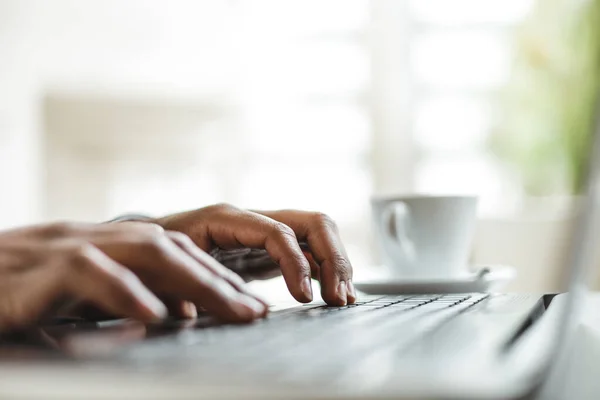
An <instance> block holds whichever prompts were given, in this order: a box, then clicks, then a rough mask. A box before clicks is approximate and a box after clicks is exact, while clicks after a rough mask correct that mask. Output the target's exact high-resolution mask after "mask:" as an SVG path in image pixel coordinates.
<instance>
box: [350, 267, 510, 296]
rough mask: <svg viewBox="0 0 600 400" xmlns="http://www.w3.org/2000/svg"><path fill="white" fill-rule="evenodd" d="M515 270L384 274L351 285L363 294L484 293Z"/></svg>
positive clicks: (478, 269)
mask: <svg viewBox="0 0 600 400" xmlns="http://www.w3.org/2000/svg"><path fill="white" fill-rule="evenodd" d="M515 275H516V273H515V269H514V268H513V267H509V266H505V265H494V266H490V265H482V266H478V267H477V271H476V272H473V273H470V274H465V275H461V276H457V277H449V278H401V277H385V278H377V279H371V280H365V281H357V282H356V281H355V282H354V286H355V287H356V289H358V290H359V291H361V292H363V293H366V294H382V295H383V294H386V295H394V294H438V293H439V294H442V293H485V292H490V291H492V290H494V291H496V290H498V289H499V287H501V286H502V285H504V284H506V283H507V282H509V281H511V280H512V279H513V278H514V277H515Z"/></svg>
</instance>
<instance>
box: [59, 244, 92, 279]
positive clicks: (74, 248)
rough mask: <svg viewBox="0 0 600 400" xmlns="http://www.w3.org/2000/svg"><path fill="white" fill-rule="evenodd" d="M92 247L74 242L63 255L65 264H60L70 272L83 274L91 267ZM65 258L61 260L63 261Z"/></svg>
mask: <svg viewBox="0 0 600 400" xmlns="http://www.w3.org/2000/svg"><path fill="white" fill-rule="evenodd" d="M92 251H93V247H92V245H90V244H89V243H85V242H75V243H71V244H70V245H69V246H68V248H67V250H66V252H65V253H63V254H64V257H65V258H66V262H64V263H62V265H64V267H67V268H68V269H69V271H70V272H78V273H85V271H87V270H89V269H90V268H91V267H92V266H93V265H94V263H93V261H92ZM65 258H62V259H63V260H64V259H65Z"/></svg>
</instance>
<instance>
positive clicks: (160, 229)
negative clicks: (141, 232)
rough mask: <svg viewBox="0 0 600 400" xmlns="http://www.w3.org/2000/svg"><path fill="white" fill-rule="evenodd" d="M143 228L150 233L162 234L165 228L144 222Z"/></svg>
mask: <svg viewBox="0 0 600 400" xmlns="http://www.w3.org/2000/svg"><path fill="white" fill-rule="evenodd" d="M143 225H144V229H145V230H146V231H147V232H148V233H149V234H151V235H157V236H158V235H163V234H164V233H165V230H164V228H163V227H162V226H160V225H158V224H154V223H148V222H146V223H144V224H143Z"/></svg>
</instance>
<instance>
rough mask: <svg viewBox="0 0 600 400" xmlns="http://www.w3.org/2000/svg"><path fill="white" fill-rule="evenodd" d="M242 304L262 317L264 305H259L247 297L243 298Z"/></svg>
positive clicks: (256, 301)
mask: <svg viewBox="0 0 600 400" xmlns="http://www.w3.org/2000/svg"><path fill="white" fill-rule="evenodd" d="M244 304H246V305H247V306H248V307H250V308H251V309H252V311H254V312H255V313H256V314H259V315H262V314H263V313H264V312H265V310H266V307H265V305H264V304H262V303H260V302H259V301H258V300H255V299H253V298H252V297H249V296H244Z"/></svg>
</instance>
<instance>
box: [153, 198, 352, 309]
mask: <svg viewBox="0 0 600 400" xmlns="http://www.w3.org/2000/svg"><path fill="white" fill-rule="evenodd" d="M153 222H154V223H156V224H158V225H160V226H162V227H163V228H164V229H167V230H173V231H178V232H182V233H184V234H186V235H188V236H189V237H190V238H191V239H192V240H193V241H194V243H195V244H196V245H197V246H198V247H200V248H201V249H202V250H204V251H207V252H208V251H210V250H212V249H214V248H215V247H218V248H221V249H236V248H255V249H256V248H258V249H265V250H266V251H267V252H268V254H269V255H270V256H271V258H272V259H273V261H274V262H275V263H276V264H277V265H279V266H280V268H281V273H282V274H283V277H284V279H285V281H286V284H287V286H288V289H289V291H290V293H291V294H292V296H294V298H295V299H296V300H298V301H300V302H303V303H306V302H310V301H311V300H312V298H313V295H312V291H311V285H310V277H311V276H312V277H313V278H315V279H317V280H319V282H320V283H321V295H322V297H323V300H324V301H325V302H327V304H329V305H336V306H342V305H346V304H348V303H354V302H355V301H356V292H355V289H354V285H353V284H352V266H351V264H350V261H349V260H348V256H347V254H346V250H345V249H344V246H343V244H342V241H341V239H340V236H339V232H338V229H337V226H336V224H335V223H334V222H333V220H332V219H331V218H330V217H328V216H327V215H324V214H322V213H315V212H306V211H296V210H282V211H248V210H242V209H239V208H236V207H233V206H231V205H228V204H218V205H214V206H209V207H205V208H200V209H198V210H194V211H188V212H184V213H180V214H174V215H169V216H166V217H163V218H158V219H156V220H154V221H153ZM298 242H304V243H306V244H307V245H308V246H307V247H308V249H307V250H304V251H303V250H302V249H301V247H300V245H299V244H298Z"/></svg>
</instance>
